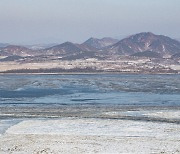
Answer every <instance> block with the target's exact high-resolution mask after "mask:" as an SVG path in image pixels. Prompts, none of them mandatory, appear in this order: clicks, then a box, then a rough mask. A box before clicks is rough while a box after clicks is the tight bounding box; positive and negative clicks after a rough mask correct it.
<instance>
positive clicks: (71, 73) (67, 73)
mask: <svg viewBox="0 0 180 154" xmlns="http://www.w3.org/2000/svg"><path fill="white" fill-rule="evenodd" d="M103 74H107V75H109V74H112V75H116V74H117V75H118V74H123V75H124V74H127V75H180V72H179V73H147V72H140V73H138V72H60V73H2V72H0V75H103Z"/></svg>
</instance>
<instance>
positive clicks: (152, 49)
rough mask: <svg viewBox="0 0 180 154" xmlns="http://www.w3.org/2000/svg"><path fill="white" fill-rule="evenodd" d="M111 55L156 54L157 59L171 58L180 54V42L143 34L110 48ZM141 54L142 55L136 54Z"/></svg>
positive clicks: (107, 50)
mask: <svg viewBox="0 0 180 154" xmlns="http://www.w3.org/2000/svg"><path fill="white" fill-rule="evenodd" d="M105 53H107V54H109V55H128V56H130V55H134V56H141V57H142V56H143V55H144V56H145V57H146V56H147V54H148V55H150V53H152V54H153V55H154V54H155V53H156V55H155V56H156V57H157V56H158V57H171V56H172V55H175V54H177V53H180V42H179V41H176V40H174V39H171V38H169V37H167V36H163V35H155V34H153V33H150V32H143V33H139V34H135V35H132V36H129V37H127V38H125V39H122V40H121V41H119V42H117V43H116V44H114V45H111V46H108V47H107V48H106V52H105ZM136 53H141V54H136Z"/></svg>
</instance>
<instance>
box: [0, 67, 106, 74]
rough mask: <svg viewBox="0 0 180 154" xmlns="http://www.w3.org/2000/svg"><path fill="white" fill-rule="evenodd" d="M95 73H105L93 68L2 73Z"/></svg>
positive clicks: (22, 70)
mask: <svg viewBox="0 0 180 154" xmlns="http://www.w3.org/2000/svg"><path fill="white" fill-rule="evenodd" d="M71 72H72V73H73V72H75V73H81V72H82V73H95V72H103V71H101V70H96V69H93V68H90V67H88V68H73V69H62V68H51V69H14V70H8V71H4V72H1V73H71Z"/></svg>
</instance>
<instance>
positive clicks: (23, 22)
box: [0, 0, 180, 44]
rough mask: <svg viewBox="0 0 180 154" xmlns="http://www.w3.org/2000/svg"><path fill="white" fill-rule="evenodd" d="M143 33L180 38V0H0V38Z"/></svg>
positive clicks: (52, 39) (47, 39) (56, 39)
mask: <svg viewBox="0 0 180 154" xmlns="http://www.w3.org/2000/svg"><path fill="white" fill-rule="evenodd" d="M142 31H150V32H154V33H157V34H164V35H169V36H171V37H174V38H180V0H0V42H8V43H9V42H10V43H14V44H33V43H62V42H64V41H67V40H68V41H73V42H78V43H79V42H83V41H84V40H86V39H88V38H89V37H98V38H102V37H105V36H110V37H116V38H121V37H122V36H127V35H130V34H134V33H139V32H142Z"/></svg>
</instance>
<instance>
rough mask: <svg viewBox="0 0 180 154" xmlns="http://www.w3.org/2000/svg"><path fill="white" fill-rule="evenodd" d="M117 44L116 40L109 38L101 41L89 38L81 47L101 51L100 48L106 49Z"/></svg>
mask: <svg viewBox="0 0 180 154" xmlns="http://www.w3.org/2000/svg"><path fill="white" fill-rule="evenodd" d="M117 42H118V40H116V39H113V38H110V37H105V38H102V39H97V38H90V39H88V40H87V41H85V42H84V43H83V45H88V46H92V47H94V48H96V49H101V48H104V47H107V46H109V45H113V44H115V43H117Z"/></svg>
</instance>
